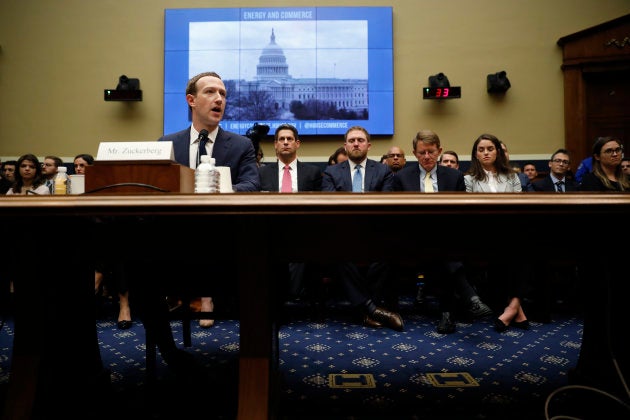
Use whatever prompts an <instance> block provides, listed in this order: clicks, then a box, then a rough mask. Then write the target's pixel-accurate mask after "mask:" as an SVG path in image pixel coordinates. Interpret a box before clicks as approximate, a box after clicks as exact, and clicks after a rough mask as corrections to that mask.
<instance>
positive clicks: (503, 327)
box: [494, 318, 508, 332]
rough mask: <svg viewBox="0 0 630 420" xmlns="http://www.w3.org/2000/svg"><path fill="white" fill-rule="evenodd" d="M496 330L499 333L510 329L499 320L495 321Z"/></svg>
mask: <svg viewBox="0 0 630 420" xmlns="http://www.w3.org/2000/svg"><path fill="white" fill-rule="evenodd" d="M494 329H495V330H496V331H497V332H504V331H506V330H507V329H508V326H507V325H505V324H504V323H503V321H501V320H500V319H499V318H495V319H494Z"/></svg>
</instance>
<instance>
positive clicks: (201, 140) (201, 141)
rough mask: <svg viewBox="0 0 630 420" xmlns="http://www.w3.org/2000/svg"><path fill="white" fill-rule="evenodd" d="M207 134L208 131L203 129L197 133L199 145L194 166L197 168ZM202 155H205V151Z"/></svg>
mask: <svg viewBox="0 0 630 420" xmlns="http://www.w3.org/2000/svg"><path fill="white" fill-rule="evenodd" d="M208 134H209V133H208V130H206V129H205V128H204V129H203V130H201V131H200V132H199V137H197V141H198V142H199V143H198V145H197V165H196V166H199V162H200V161H201V148H202V147H204V148H205V147H206V142H207V141H208ZM203 154H204V155H205V154H206V153H205V150H204V153H203Z"/></svg>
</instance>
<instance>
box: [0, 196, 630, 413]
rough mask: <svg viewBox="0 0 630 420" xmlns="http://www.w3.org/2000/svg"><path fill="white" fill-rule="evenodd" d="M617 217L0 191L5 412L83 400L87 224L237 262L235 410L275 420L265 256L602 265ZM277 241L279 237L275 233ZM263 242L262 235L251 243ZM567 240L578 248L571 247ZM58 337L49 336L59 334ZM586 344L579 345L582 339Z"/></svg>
mask: <svg viewBox="0 0 630 420" xmlns="http://www.w3.org/2000/svg"><path fill="white" fill-rule="evenodd" d="M628 215H630V194H593V193H565V194H545V193H528V194H471V193H439V194H430V195H425V194H415V193H365V194H351V193H299V194H278V193H234V194H218V195H195V194H175V193H169V194H144V195H140V194H138V195H75V196H72V195H71V196H46V197H44V196H41V197H33V196H28V197H25V196H8V197H4V198H2V199H0V217H1V219H2V220H3V222H4V225H5V226H7V227H11V226H12V227H13V229H12V231H13V232H15V233H14V234H13V235H12V237H13V238H14V239H15V242H16V243H15V247H14V250H16V255H14V257H15V258H16V260H15V261H14V264H16V265H17V268H18V270H17V275H16V278H15V279H14V282H15V283H16V287H15V298H16V301H17V305H16V306H17V308H16V312H15V336H14V345H13V356H12V360H13V363H12V367H11V373H10V382H9V389H8V393H7V397H6V401H5V402H4V411H3V417H2V418H3V419H4V420H14V419H30V418H35V416H36V413H33V412H32V410H33V406H34V402H35V401H36V400H37V399H38V398H40V396H39V395H38V394H36V392H37V391H38V390H41V389H42V388H46V387H50V386H53V387H54V388H55V389H61V388H64V389H63V390H60V391H59V392H56V393H55V392H53V393H52V394H53V397H49V399H48V400H45V403H46V406H47V407H49V409H50V412H55V411H57V412H58V413H63V416H64V417H67V415H68V414H69V413H72V410H73V409H76V406H77V404H78V403H79V402H80V400H78V399H77V397H78V396H80V395H82V394H81V392H86V391H84V389H85V388H87V387H86V384H89V378H86V372H87V371H89V369H87V368H86V366H85V365H84V363H85V362H84V361H83V360H85V357H84V356H85V355H86V354H92V353H91V352H92V351H93V350H94V334H95V325H94V319H93V318H92V317H90V316H77V314H89V313H92V311H93V300H92V296H93V288H92V285H91V282H90V281H86V278H87V279H90V278H91V276H93V267H94V266H93V265H92V264H93V261H94V255H95V253H98V252H101V250H102V249H103V248H102V246H103V245H106V243H103V240H102V238H101V237H97V236H96V232H97V229H96V228H95V225H98V224H95V223H94V220H95V218H105V219H106V220H118V219H120V220H124V221H125V222H124V223H121V224H117V223H114V224H113V225H112V228H111V229H109V227H108V229H106V230H107V231H108V232H109V233H108V234H109V235H111V236H110V239H109V240H110V241H114V242H112V243H113V244H114V245H113V247H114V248H115V249H114V251H115V252H116V253H117V254H116V255H120V256H123V255H125V256H126V257H129V256H132V257H133V258H135V257H136V256H137V257H138V258H144V257H147V256H153V257H155V256H156V255H157V256H162V255H163V256H165V257H166V258H163V260H160V264H165V265H167V264H169V263H168V261H174V262H177V261H180V262H181V261H182V258H184V257H183V256H184V255H189V253H190V250H191V249H198V247H204V246H207V241H208V238H210V241H212V242H214V243H215V244H216V245H217V246H216V248H217V249H215V250H213V253H214V254H213V255H215V256H216V257H217V258H225V259H226V260H227V261H230V263H231V264H234V267H235V276H236V277H237V278H238V282H239V308H240V352H239V386H238V418H239V419H241V420H257V419H269V418H275V412H276V410H275V403H276V400H277V398H276V396H275V383H274V382H275V381H274V376H275V375H274V370H275V366H276V364H275V358H276V357H277V355H276V354H275V353H274V343H275V340H277V329H276V326H275V325H274V315H273V313H274V311H273V309H274V308H273V307H272V306H273V305H271V304H270V302H272V301H274V299H273V293H274V292H273V290H274V287H275V286H276V285H275V283H274V278H273V275H272V274H271V273H272V270H271V264H270V263H271V262H273V263H276V262H282V261H300V260H315V261H318V260H319V261H322V260H323V261H325V262H330V261H333V260H347V259H349V258H356V259H364V260H368V261H369V260H373V259H375V258H378V259H380V260H392V261H399V260H402V261H404V260H413V259H415V258H417V257H418V256H419V255H420V254H424V253H425V252H429V253H433V254H434V255H444V254H445V253H446V254H451V255H453V256H462V257H466V258H475V257H476V256H477V255H478V256H480V257H485V258H488V257H492V258H495V257H496V258H502V257H504V256H505V257H507V256H510V255H512V254H514V253H523V252H526V250H525V249H523V247H522V245H521V244H522V242H523V241H524V240H525V239H526V238H527V239H528V240H531V241H534V242H535V243H536V247H537V255H539V256H545V255H548V254H550V253H553V255H558V254H560V255H561V256H563V255H564V256H566V257H568V258H576V259H580V258H585V257H587V256H588V258H591V259H596V260H598V259H601V260H602V261H610V259H611V258H616V257H617V256H616V255H615V252H616V251H614V250H611V249H609V248H601V247H600V246H599V245H598V243H599V239H598V238H599V237H600V235H601V234H602V233H601V232H602V229H605V226H609V225H610V223H612V221H617V222H618V226H620V227H621V226H623V225H624V224H625V221H626V220H627V218H628ZM199 220H203V221H204V223H205V224H207V225H208V228H207V235H201V234H199V235H197V236H196V237H194V235H193V234H191V232H194V230H193V229H195V226H196V225H195V222H198V221H199ZM101 227H102V226H101ZM441 228H448V229H449V231H450V232H453V233H454V235H455V236H451V235H449V236H448V237H445V235H439V229H441ZM616 231H617V232H619V230H618V229H616ZM100 232H102V230H101V231H100ZM42 236H46V237H47V238H57V239H58V243H60V244H65V248H66V249H67V252H66V253H63V254H62V255H58V256H55V257H54V258H53V259H52V260H51V258H50V257H49V256H46V257H44V256H43V253H41V252H40V251H39V250H38V248H39V245H40V244H39V239H40V238H41V237H42ZM280 237H286V238H287V241H285V242H280V241H277V239H278V238H280ZM80 238H82V239H81V240H79V239H80ZM260 238H268V240H266V242H265V243H261V241H260ZM289 239H290V242H289ZM357 239H358V241H357ZM74 240H76V241H77V242H76V245H75V244H74V243H73V241H74ZM357 242H358V243H359V244H361V246H360V247H359V249H355V246H354V245H353V244H356V243H357ZM577 244H585V245H584V246H583V247H581V248H580V247H579V246H577ZM580 249H582V251H581V250H580ZM619 252H621V251H619ZM619 257H621V255H619ZM3 264H7V263H3ZM626 281H627V279H626ZM51 285H54V288H53V287H52V286H51ZM57 294H58V295H57ZM68 302H71V303H72V304H68ZM597 304H598V305H605V303H602V302H598V303H597ZM67 307H70V308H67ZM51 317H53V318H51ZM626 318H627V316H626ZM47 320H50V321H51V323H48V324H47V323H46V321H47ZM64 320H71V321H72V322H73V323H72V328H71V331H67V335H65V336H64V339H63V342H62V343H60V344H61V345H60V346H55V347H61V348H60V349H59V348H52V349H51V346H49V343H50V340H51V339H53V338H52V336H51V337H48V336H47V335H46V334H47V332H46V331H47V329H54V328H53V327H54V325H56V324H58V323H59V322H63V321H64ZM585 324H586V323H585ZM626 325H627V324H626ZM586 328H587V327H586V325H585V333H586ZM64 331H65V330H64ZM51 334H52V333H51ZM59 334H60V332H59V331H55V332H54V337H57V338H56V339H57V340H58V337H59ZM584 340H585V341H586V340H588V334H585V335H584ZM583 343H584V341H583ZM51 352H52V353H53V355H52V356H54V360H55V364H63V365H64V370H63V377H61V376H59V375H57V372H56V370H55V368H54V367H51V366H49V365H47V364H46V363H45V360H47V358H48V357H52V356H51V354H50V353H51ZM82 356H83V357H82ZM582 357H583V356H582V354H581V355H580V358H582ZM51 377H52V378H53V379H51Z"/></svg>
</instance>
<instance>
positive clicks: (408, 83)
mask: <svg viewBox="0 0 630 420" xmlns="http://www.w3.org/2000/svg"><path fill="white" fill-rule="evenodd" d="M338 5H340V4H339V2H338V1H303V0H293V1H274V0H268V1H266V2H265V3H264V4H261V3H260V1H259V0H252V1H233V2H231V3H229V4H228V3H224V2H212V1H208V0H188V1H181V0H99V1H96V0H2V1H1V2H0V156H2V157H3V158H6V157H16V156H19V155H21V154H24V153H35V154H36V155H38V156H44V155H46V154H56V155H59V156H62V157H73V156H74V155H76V154H78V153H92V154H96V151H97V149H98V144H99V142H101V141H141V140H155V139H157V138H158V137H159V136H160V135H162V105H163V60H164V42H163V39H164V9H169V8H205V7H261V6H264V7H274V6H279V7H281V6H338ZM370 5H372V6H385V5H391V6H393V15H394V17H393V19H394V22H393V27H394V90H395V95H394V96H395V98H394V107H395V110H394V119H395V122H394V128H395V134H394V135H393V136H385V137H380V136H379V137H378V138H374V139H373V141H372V149H371V152H370V155H371V156H372V157H373V158H376V159H377V158H379V157H380V155H381V154H383V153H384V152H386V151H387V149H388V148H389V147H390V146H391V145H400V146H402V147H403V149H405V151H406V152H408V153H409V151H410V144H411V139H412V137H413V136H414V134H415V133H416V131H417V130H418V129H420V128H431V129H433V130H435V131H436V132H437V133H438V134H439V135H440V137H441V139H442V143H443V146H444V147H446V148H449V149H454V150H456V151H458V152H459V153H460V154H461V155H463V157H464V158H467V157H468V156H469V155H470V149H471V146H472V143H473V141H474V139H475V138H476V137H477V136H478V135H479V134H481V133H483V132H489V133H493V134H495V135H497V136H498V137H499V138H501V139H502V140H504V141H505V142H506V143H507V144H508V145H509V146H510V152H511V155H512V158H513V159H514V160H517V159H530V158H540V159H545V158H547V157H548V156H549V155H550V154H551V152H553V150H555V149H556V148H558V147H561V146H563V145H564V126H563V124H564V121H563V84H562V71H561V69H560V65H561V61H562V51H561V48H560V47H559V46H557V44H556V41H557V40H558V39H559V38H561V37H563V36H565V35H569V34H571V33H574V32H577V31H580V30H582V29H586V28H588V27H591V26H594V25H597V24H600V23H603V22H605V21H608V20H611V19H614V18H616V17H619V16H622V15H625V14H627V13H628V12H630V3H629V2H628V0H606V1H602V0H552V1H549V0H507V1H506V0H501V1H497V0H474V1H473V0H392V1H391V2H389V3H384V2H382V1H374V0H358V1H355V0H346V1H345V2H343V6H370ZM209 70H211V68H210V69H209ZM501 70H505V71H507V76H508V78H509V79H510V81H511V82H512V88H511V89H510V90H509V91H508V92H507V94H506V95H505V97H504V98H503V99H497V98H496V97H495V96H491V95H488V94H487V93H486V75H487V74H489V73H495V72H497V71H501ZM438 72H444V73H445V74H446V75H447V76H448V78H449V80H450V82H451V85H456V86H462V98H461V99H454V100H450V101H443V102H439V101H430V100H423V99H422V92H421V87H423V86H426V85H427V78H428V76H429V75H432V74H436V73H438ZM121 74H125V75H127V76H128V77H134V78H139V79H140V87H141V89H142V90H143V94H144V100H143V101H142V102H105V101H104V100H103V89H106V88H115V87H116V84H117V81H118V77H119V76H120V75H121ZM182 104H183V98H182ZM182 106H184V105H182ZM182 128H183V127H182ZM341 143H342V138H341V136H339V137H332V138H330V137H328V138H319V137H318V138H313V137H308V138H304V139H303V144H302V147H301V149H300V152H301V154H300V155H301V157H302V158H303V159H304V160H312V161H325V160H326V159H327V157H328V155H329V154H330V153H331V152H332V151H333V150H334V149H335V148H337V147H338V146H339V145H341ZM263 149H264V151H265V155H266V156H267V160H269V157H270V156H271V154H272V153H271V152H272V150H273V148H272V146H271V144H270V143H267V144H263Z"/></svg>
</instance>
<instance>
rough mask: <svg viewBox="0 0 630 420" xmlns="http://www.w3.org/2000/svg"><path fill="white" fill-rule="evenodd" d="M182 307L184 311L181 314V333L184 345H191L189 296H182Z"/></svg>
mask: <svg viewBox="0 0 630 420" xmlns="http://www.w3.org/2000/svg"><path fill="white" fill-rule="evenodd" d="M182 307H183V308H184V313H183V315H182V334H183V336H184V347H192V339H191V336H192V332H191V328H190V319H191V316H190V312H191V309H190V298H188V297H185V298H182Z"/></svg>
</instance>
